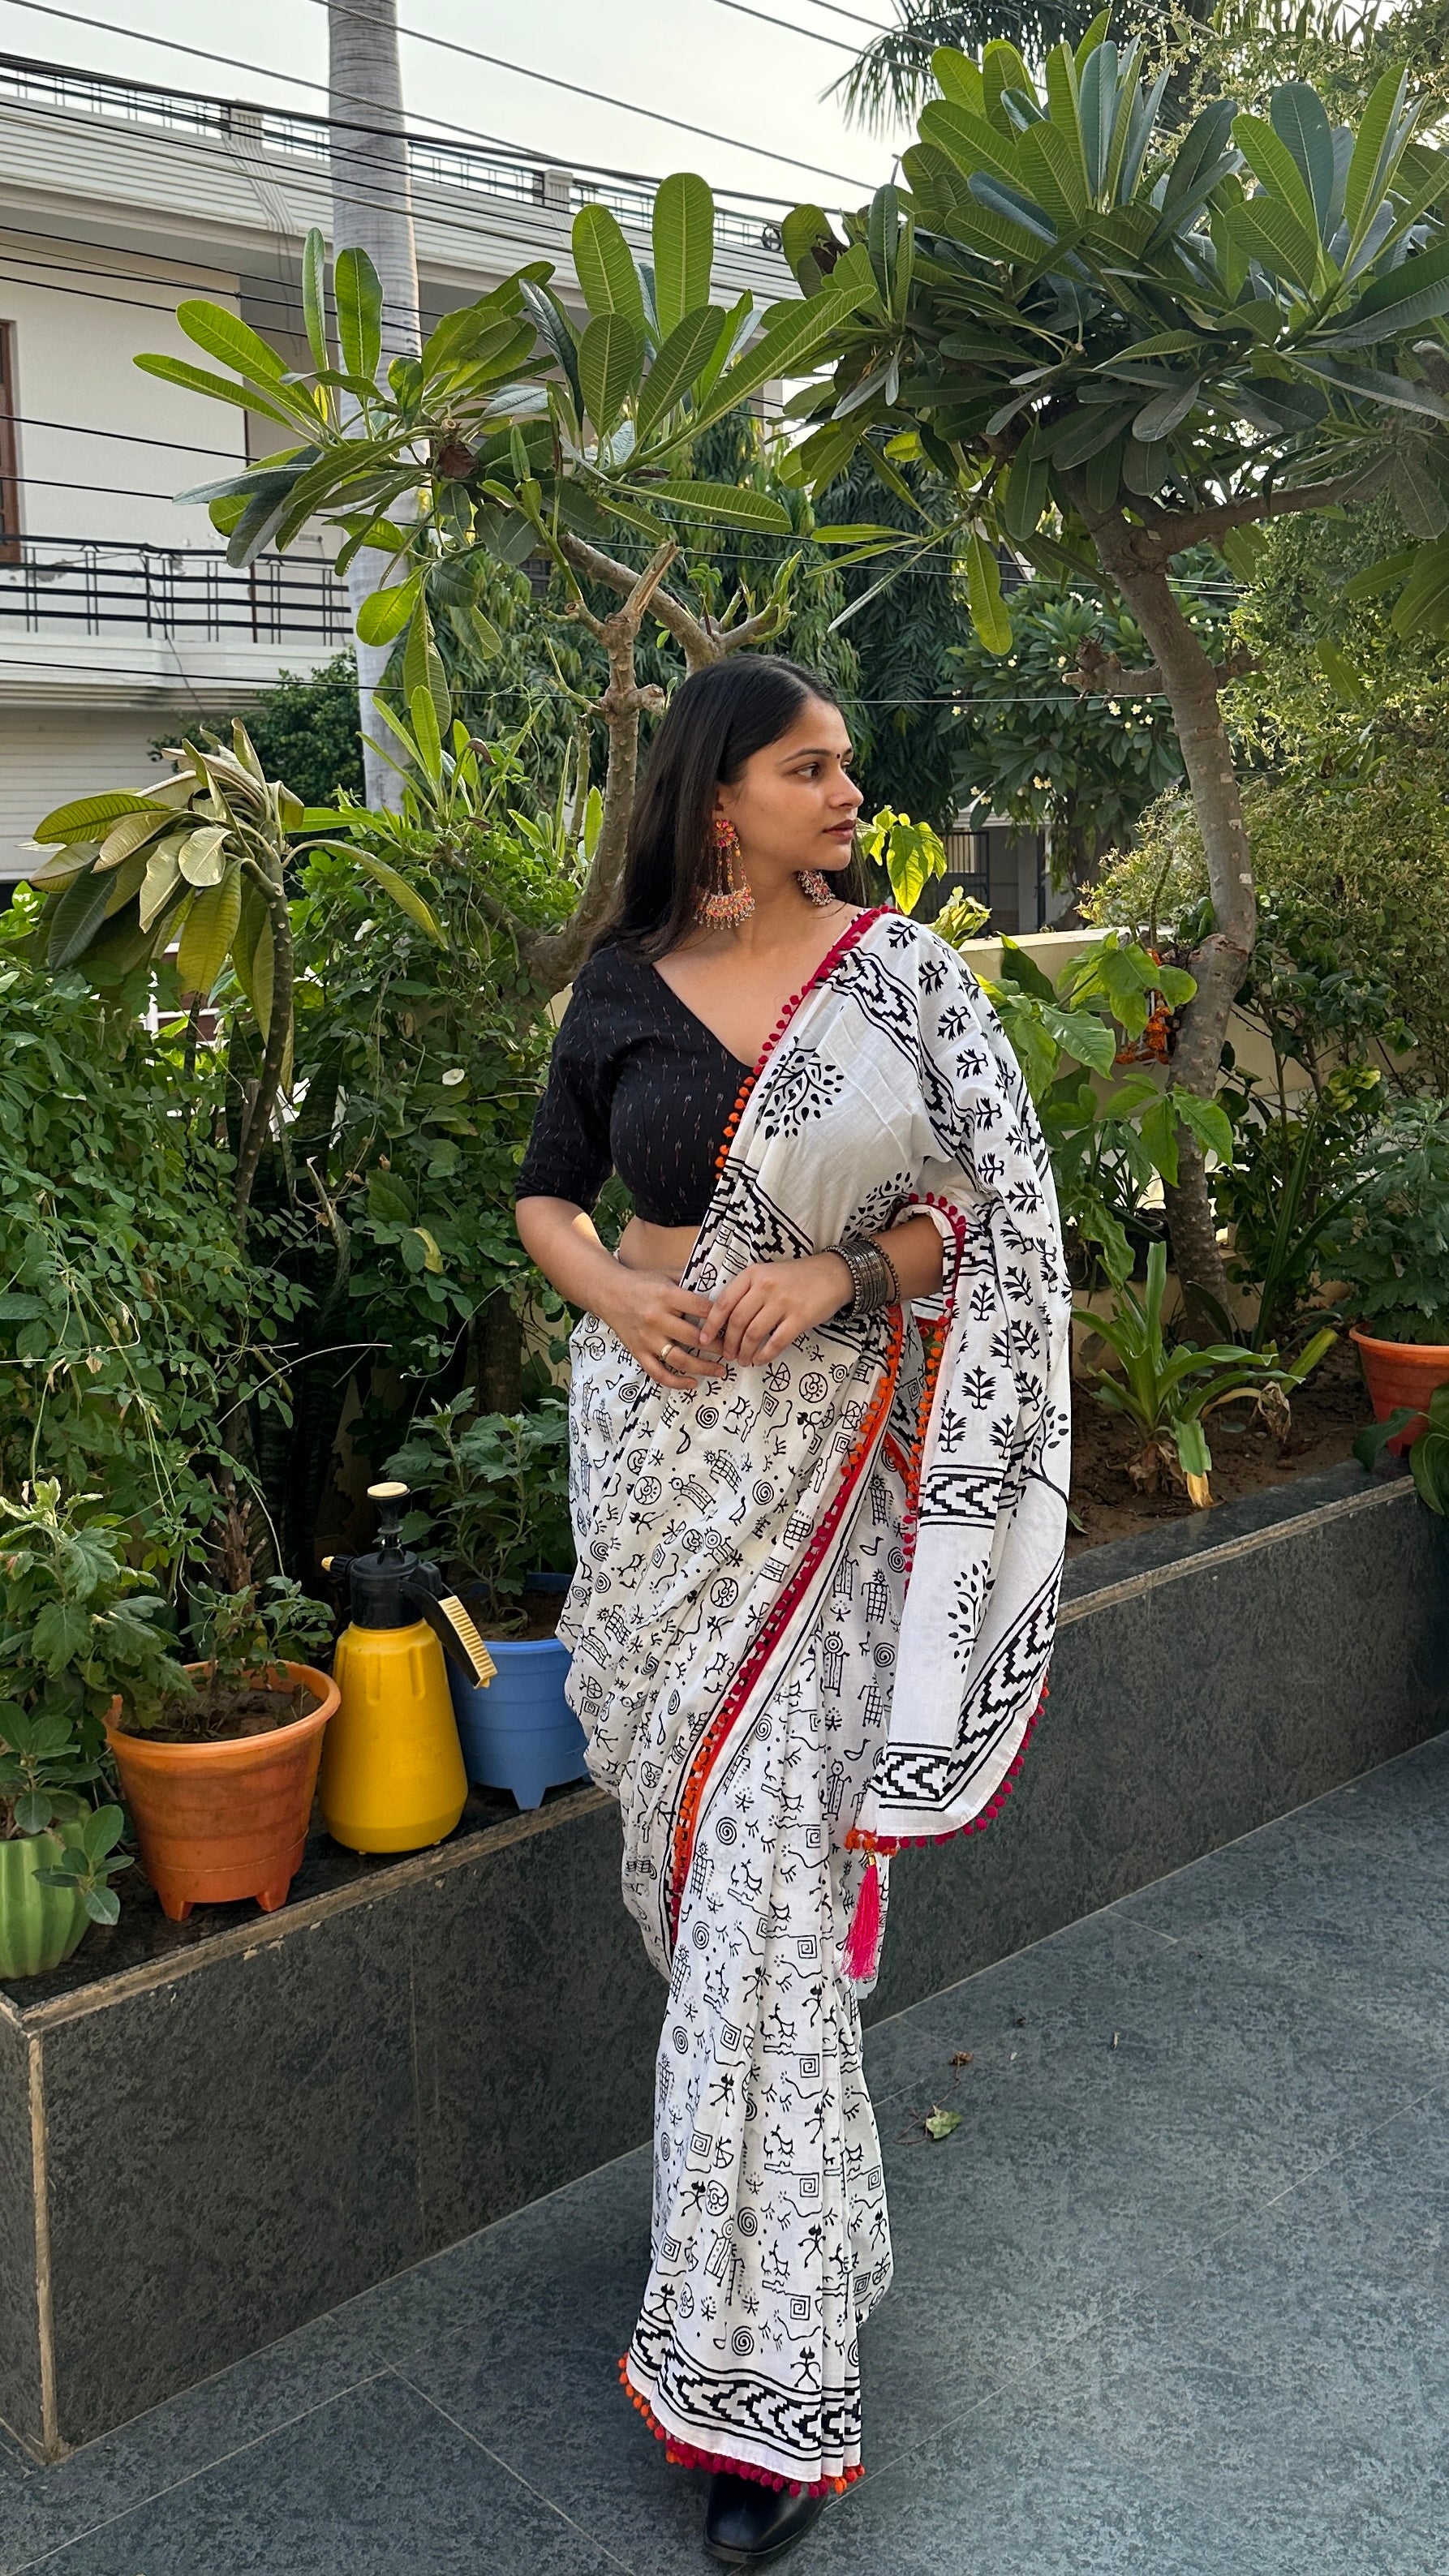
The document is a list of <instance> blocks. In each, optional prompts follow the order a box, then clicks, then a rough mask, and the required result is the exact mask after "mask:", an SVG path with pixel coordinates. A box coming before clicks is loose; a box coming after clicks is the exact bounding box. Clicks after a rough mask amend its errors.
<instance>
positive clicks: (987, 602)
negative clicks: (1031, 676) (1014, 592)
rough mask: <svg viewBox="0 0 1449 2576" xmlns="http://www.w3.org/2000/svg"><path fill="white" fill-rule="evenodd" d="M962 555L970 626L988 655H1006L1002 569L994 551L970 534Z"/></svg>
mask: <svg viewBox="0 0 1449 2576" xmlns="http://www.w3.org/2000/svg"><path fill="white" fill-rule="evenodd" d="M965 554H966V597H967V601H968V603H969V605H970V609H971V623H972V625H973V626H974V627H975V629H976V632H977V634H978V635H979V636H980V638H981V641H982V643H983V644H984V645H985V647H986V650H987V652H988V653H1009V652H1010V650H1011V619H1010V617H1009V616H1008V615H1007V611H1006V603H1005V601H1004V600H1003V598H1002V596H1001V566H1000V564H999V563H998V562H997V560H996V552H995V548H994V547H992V546H989V545H988V544H987V543H986V540H985V538H984V537H981V536H977V535H975V534H974V533H973V534H972V535H971V536H969V537H968V538H967V540H966V549H965Z"/></svg>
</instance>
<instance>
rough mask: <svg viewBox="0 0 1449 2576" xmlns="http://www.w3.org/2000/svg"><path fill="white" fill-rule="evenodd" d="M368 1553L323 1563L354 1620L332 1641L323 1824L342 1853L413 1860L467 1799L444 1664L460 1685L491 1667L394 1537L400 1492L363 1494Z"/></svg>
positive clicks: (434, 1577) (438, 1584)
mask: <svg viewBox="0 0 1449 2576" xmlns="http://www.w3.org/2000/svg"><path fill="white" fill-rule="evenodd" d="M367 1490H368V1493H369V1495H370V1497H371V1499H372V1501H373V1502H375V1503H376V1505H377V1517H378V1540H377V1546H376V1547H375V1548H374V1549H372V1550H371V1551H370V1552H369V1553H368V1554H367V1555H366V1556H330V1557H326V1558H324V1560H323V1562H324V1565H325V1567H326V1570H327V1572H328V1573H329V1574H336V1575H346V1577H347V1578H348V1582H349V1586H350V1589H351V1600H352V1621H351V1625H350V1626H349V1627H347V1628H344V1630H343V1632H342V1635H341V1637H340V1638H339V1639H338V1642H337V1652H336V1656H335V1658H334V1660H333V1667H332V1670H333V1677H334V1679H335V1680H336V1682H337V1685H338V1688H339V1690H340V1691H341V1693H342V1704H341V1706H340V1708H339V1709H338V1711H337V1714H336V1716H335V1717H334V1718H333V1720H332V1723H331V1725H330V1726H329V1727H328V1729H327V1734H326V1737H325V1739H324V1742H323V1747H322V1770H321V1775H320V1778H319V1780H318V1784H317V1789H318V1796H319V1798H320V1800H321V1805H322V1817H323V1822H324V1823H325V1825H326V1827H327V1831H328V1832H329V1834H331V1835H332V1837H333V1839H334V1840H335V1841H337V1842H339V1843H345V1844H346V1846H347V1848H348V1849H349V1851H361V1852H405V1851H421V1850H422V1849H423V1848H424V1846H425V1845H426V1844H428V1843H437V1842H441V1841H442V1839H443V1836H444V1835H445V1834H450V1833H451V1832H452V1830H453V1827H454V1826H455V1825H456V1823H457V1821H458V1818H459V1817H460V1816H461V1814H462V1812H463V1801H464V1799H465V1798H466V1797H467V1794H468V1782H467V1777H466V1774H465V1772H464V1769H463V1755H462V1751H461V1749H460V1747H459V1743H458V1729H457V1724H456V1721H455V1719H454V1716H453V1703H452V1699H451V1697H450V1695H449V1691H448V1676H447V1671H446V1668H445V1666H444V1663H443V1656H444V1654H445V1653H447V1654H449V1655H451V1656H452V1658H453V1661H454V1663H455V1664H457V1665H458V1667H459V1669H460V1670H461V1671H462V1672H464V1673H465V1674H466V1675H467V1678H468V1679H469V1681H472V1682H478V1683H484V1682H489V1681H491V1680H492V1678H493V1674H494V1671H495V1669H496V1668H495V1666H494V1663H493V1659H492V1657H491V1655H490V1654H489V1652H488V1649H487V1647H486V1646H485V1645H484V1643H483V1640H482V1638H481V1637H480V1636H479V1634H478V1631H477V1629H476V1628H475V1627H474V1625H473V1622H472V1620H471V1619H470V1618H469V1616H468V1613H467V1611H466V1610H465V1609H464V1607H463V1604H462V1602H461V1601H459V1600H458V1599H456V1597H455V1596H454V1595H453V1594H451V1593H449V1592H447V1591H446V1590H445V1589H444V1586H443V1583H442V1581H441V1578H440V1576H439V1574H438V1569H437V1567H436V1566H435V1565H428V1564H426V1563H425V1562H424V1560H423V1559H422V1558H421V1557H417V1556H414V1555H413V1553H412V1551H411V1549H409V1548H405V1547H404V1546H403V1543H402V1539H401V1536H400V1534H399V1525H400V1523H401V1520H402V1508H403V1504H404V1503H405V1501H406V1500H407V1492H408V1489H407V1487H406V1485H397V1484H385V1485H369V1487H368V1489H367Z"/></svg>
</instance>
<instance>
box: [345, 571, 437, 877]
mask: <svg viewBox="0 0 1449 2576" xmlns="http://www.w3.org/2000/svg"><path fill="white" fill-rule="evenodd" d="M402 684H403V696H404V697H405V698H406V700H407V702H408V706H409V707H410V708H411V706H412V703H413V700H414V698H415V697H416V696H417V693H418V691H419V690H420V689H423V690H426V692H427V695H428V698H429V700H430V701H431V704H432V709H433V716H434V730H435V732H436V734H437V737H438V741H439V744H440V745H441V742H442V739H443V736H444V735H445V734H446V732H447V730H448V727H449V725H450V724H451V723H452V721H453V693H452V691H451V689H450V688H449V686H448V673H447V668H446V665H445V664H444V661H443V657H442V654H441V653H440V652H439V651H438V648H437V645H436V643H435V642H434V640H433V621H432V619H431V618H430V617H429V615H428V609H427V602H426V600H424V601H423V603H422V605H421V606H420V608H419V610H418V613H417V615H416V617H415V618H414V619H413V622H412V624H411V626H410V627H409V628H408V640H407V642H406V644H405V645H404V646H403V660H402ZM429 775H430V776H431V775H432V773H431V772H430V773H429ZM437 776H438V777H439V778H441V776H442V764H441V759H440V760H439V765H438V770H437ZM322 828H323V829H324V830H325V829H326V826H325V825H323V826H322Z"/></svg>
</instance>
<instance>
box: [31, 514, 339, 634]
mask: <svg viewBox="0 0 1449 2576" xmlns="http://www.w3.org/2000/svg"><path fill="white" fill-rule="evenodd" d="M13 543H14V546H15V549H16V553H17V557H18V559H17V560H16V561H14V562H8V563H6V562H0V641H3V640H4V637H5V636H6V635H7V634H13V633H14V632H15V630H16V628H20V629H21V630H23V632H24V633H25V634H27V635H40V636H43V635H45V634H46V633H47V632H49V631H54V632H56V633H60V632H65V633H69V634H72V635H74V634H75V633H77V631H79V632H80V633H83V634H86V635H101V634H105V635H107V636H111V637H116V636H119V635H121V634H123V633H125V632H127V631H129V632H130V633H131V634H132V635H133V636H137V637H141V636H145V637H149V638H160V639H163V640H170V639H171V638H173V637H176V638H183V637H184V638H187V639H189V640H191V641H192V642H198V643H209V644H219V643H221V642H222V641H223V639H224V638H229V637H235V636H238V635H243V636H247V637H249V638H250V640H251V641H252V643H254V644H282V643H311V644H337V645H341V644H344V643H346V642H347V641H348V639H349V637H350V635H351V631H352V629H351V621H350V618H349V614H348V606H347V592H346V589H345V587H344V586H343V584H342V583H341V582H339V581H336V580H335V579H334V578H333V575H332V572H331V570H330V568H329V567H328V566H327V565H326V564H324V563H319V562H317V561H316V560H315V559H312V560H310V561H309V560H307V559H305V558H303V559H297V558H291V557H283V556H280V555H264V556H263V557H262V558H261V560H260V561H259V562H257V563H255V564H253V565H251V566H250V568H249V569H248V570H246V571H244V572H241V571H238V570H237V569H236V567H235V566H234V565H232V564H229V563H228V562H227V560H226V557H225V555H224V554H221V553H220V552H216V553H213V552H211V551H209V550H206V549H203V548H201V547H196V548H194V549H193V548H185V547H168V546H149V545H124V544H116V543H111V542H109V541H107V540H105V539H102V538H99V537H95V538H85V539H82V540H79V541H75V540H67V539H65V538H63V537H21V538H19V539H16V540H14V541H13Z"/></svg>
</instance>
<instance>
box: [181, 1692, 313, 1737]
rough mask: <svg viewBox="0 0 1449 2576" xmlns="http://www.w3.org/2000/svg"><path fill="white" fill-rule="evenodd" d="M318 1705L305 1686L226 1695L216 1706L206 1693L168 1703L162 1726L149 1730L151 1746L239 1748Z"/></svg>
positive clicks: (303, 1715) (224, 1693) (272, 1731)
mask: <svg viewBox="0 0 1449 2576" xmlns="http://www.w3.org/2000/svg"><path fill="white" fill-rule="evenodd" d="M316 1705H317V1702H316V1700H315V1698H314V1697H313V1695H312V1693H311V1691H309V1690H307V1689H305V1688H304V1687H303V1685H302V1684H301V1683H299V1684H298V1686H297V1688H296V1689H295V1690H289V1691H279V1690H266V1689H260V1688H258V1689H253V1688H252V1687H251V1686H250V1685H249V1686H248V1687H247V1688H246V1689H244V1690H234V1691H224V1692H222V1693H221V1694H220V1698H219V1701H218V1702H217V1703H216V1704H213V1703H212V1701H211V1700H210V1699H209V1698H208V1696H207V1694H206V1693H205V1692H204V1691H202V1692H200V1693H198V1695H197V1698H196V1699H195V1700H194V1701H192V1700H168V1701H167V1703H166V1706H165V1710H164V1713H163V1716H162V1720H161V1724H160V1725H159V1726H148V1727H147V1729H146V1739H147V1742H148V1743H151V1744H235V1743H238V1742H239V1741H240V1740H241V1739H242V1738H243V1737H244V1736H248V1735H274V1734H275V1733H276V1731H277V1728H278V1727H279V1726H291V1725H292V1724H293V1723H294V1722H295V1720H296V1719H297V1718H299V1717H306V1716H307V1715H308V1713H309V1711H311V1710H312V1709H314V1708H315V1707H316Z"/></svg>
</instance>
